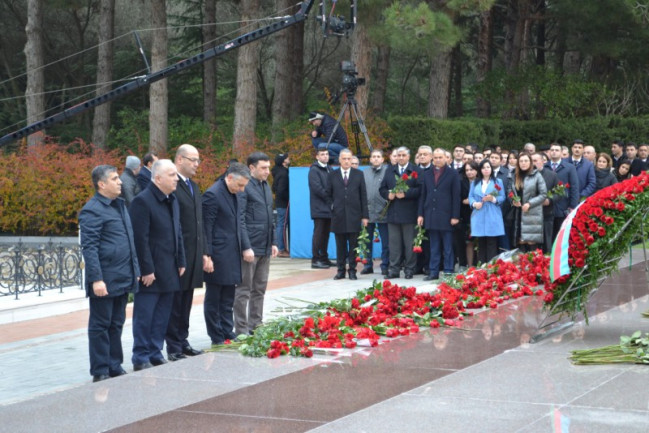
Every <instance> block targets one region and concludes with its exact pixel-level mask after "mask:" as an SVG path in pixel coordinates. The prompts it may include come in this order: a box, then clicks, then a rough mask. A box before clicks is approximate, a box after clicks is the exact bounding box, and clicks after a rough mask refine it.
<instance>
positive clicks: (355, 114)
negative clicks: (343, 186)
mask: <svg viewBox="0 0 649 433" xmlns="http://www.w3.org/2000/svg"><path fill="white" fill-rule="evenodd" d="M345 96H346V98H347V100H346V101H345V103H344V104H343V108H342V110H340V114H339V115H338V119H337V120H336V125H334V129H333V131H332V132H331V135H330V136H329V139H328V140H327V146H329V143H331V140H332V138H333V136H334V134H335V133H336V130H337V129H338V128H339V127H340V121H341V120H342V119H343V116H344V115H345V111H347V110H349V118H350V120H351V122H352V133H353V134H354V143H355V145H356V157H357V158H358V159H359V160H360V159H368V160H369V158H370V154H371V153H372V150H373V149H372V143H371V142H370V137H369V135H367V127H366V126H365V121H364V120H363V116H361V114H360V111H359V110H358V103H357V102H356V98H355V97H354V94H353V93H349V92H345ZM354 118H355V119H356V120H354ZM360 133H363V136H365V144H367V149H368V150H369V152H368V153H367V155H363V152H361V146H360V140H359V137H358V135H359V134H360Z"/></svg>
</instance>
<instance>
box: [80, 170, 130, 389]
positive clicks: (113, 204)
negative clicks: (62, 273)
mask: <svg viewBox="0 0 649 433" xmlns="http://www.w3.org/2000/svg"><path fill="white" fill-rule="evenodd" d="M92 183H93V184H94V186H95V191H96V193H95V195H94V197H92V198H91V199H90V200H89V201H88V203H86V204H85V206H84V207H83V209H81V213H80V214H79V232H80V235H81V251H82V252H83V260H84V262H85V264H86V267H85V269H86V272H85V283H84V287H85V289H86V295H87V296H88V298H89V299H90V317H89V319H88V348H89V354H90V374H91V375H92V381H93V382H99V381H100V380H104V379H108V378H109V377H115V376H121V375H122V374H126V371H124V369H123V368H122V362H124V355H123V353H122V329H123V327H124V321H125V320H126V303H127V301H128V293H134V292H137V288H138V284H137V281H138V279H139V278H140V268H139V266H138V262H137V253H136V252H135V244H134V243H133V229H132V227H131V219H130V218H129V215H128V212H127V211H126V206H125V204H124V200H123V199H121V198H118V197H119V194H120V191H121V181H120V179H119V176H118V175H117V169H116V168H115V167H112V166H110V165H100V166H97V167H95V168H94V169H93V170H92Z"/></svg>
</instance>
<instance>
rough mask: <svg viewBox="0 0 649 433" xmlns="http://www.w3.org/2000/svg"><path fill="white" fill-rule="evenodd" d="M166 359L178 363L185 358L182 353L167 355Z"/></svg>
mask: <svg viewBox="0 0 649 433" xmlns="http://www.w3.org/2000/svg"><path fill="white" fill-rule="evenodd" d="M167 358H168V359H169V361H171V362H175V361H180V360H181V359H185V358H187V357H186V356H185V355H184V354H182V353H167Z"/></svg>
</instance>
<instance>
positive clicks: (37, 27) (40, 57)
mask: <svg viewBox="0 0 649 433" xmlns="http://www.w3.org/2000/svg"><path fill="white" fill-rule="evenodd" d="M25 33H26V36H27V43H26V44H25V58H26V60H27V63H26V64H27V88H26V89H25V103H26V106H27V124H32V123H34V122H37V121H39V120H40V119H42V118H43V117H44V115H45V96H44V94H43V92H44V89H45V74H44V69H43V64H44V63H45V62H44V53H43V0H28V1H27V26H26V27H25ZM44 132H45V131H42V132H37V133H34V134H32V135H30V136H29V137H27V143H28V144H29V145H30V146H33V145H36V144H39V143H40V142H42V139H43V134H44Z"/></svg>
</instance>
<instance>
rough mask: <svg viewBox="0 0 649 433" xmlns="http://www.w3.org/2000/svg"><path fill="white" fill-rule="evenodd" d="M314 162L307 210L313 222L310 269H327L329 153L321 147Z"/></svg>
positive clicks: (329, 221) (329, 214) (329, 205)
mask: <svg viewBox="0 0 649 433" xmlns="http://www.w3.org/2000/svg"><path fill="white" fill-rule="evenodd" d="M315 158H316V161H315V162H314V163H313V164H311V168H310V169H309V208H310V211H311V219H312V220H313V239H312V241H311V242H312V244H311V249H312V252H311V267H312V268H314V269H329V266H331V265H332V264H330V262H329V253H328V252H327V250H328V248H329V232H330V230H331V199H330V198H329V196H328V195H327V188H328V187H329V172H330V171H331V166H330V165H328V162H329V151H328V150H327V148H326V147H325V146H324V145H323V146H321V147H320V148H318V150H317V151H316V155H315Z"/></svg>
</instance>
